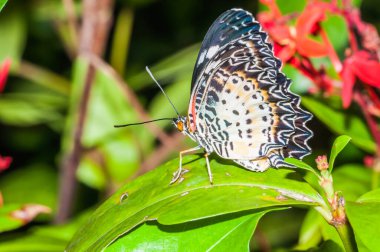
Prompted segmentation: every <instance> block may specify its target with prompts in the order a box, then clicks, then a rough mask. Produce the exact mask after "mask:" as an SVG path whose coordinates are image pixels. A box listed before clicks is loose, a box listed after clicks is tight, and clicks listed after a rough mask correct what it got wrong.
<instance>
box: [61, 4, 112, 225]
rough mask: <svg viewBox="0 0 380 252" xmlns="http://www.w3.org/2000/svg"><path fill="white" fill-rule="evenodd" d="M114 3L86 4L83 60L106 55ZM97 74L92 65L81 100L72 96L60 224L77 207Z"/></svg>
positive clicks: (80, 87) (82, 40) (82, 84)
mask: <svg viewBox="0 0 380 252" xmlns="http://www.w3.org/2000/svg"><path fill="white" fill-rule="evenodd" d="M113 3H114V2H113V0H99V1H93V0H85V1H83V17H82V27H81V34H80V43H79V47H78V48H79V55H80V56H81V57H84V58H85V57H86V55H91V54H94V55H98V56H100V55H102V54H103V52H104V49H105V45H106V42H107V39H108V33H109V30H110V26H111V17H112V7H113ZM95 73H96V69H95V67H94V65H93V64H91V63H89V64H88V65H87V69H86V76H85V80H84V83H79V84H78V85H81V86H78V89H79V90H81V93H80V94H78V96H79V97H76V96H75V92H72V94H71V96H72V98H71V100H72V104H71V109H70V110H71V115H70V116H69V118H70V119H71V118H73V122H72V121H70V125H69V126H68V130H67V132H65V134H64V136H63V140H67V141H68V143H67V145H65V144H64V145H65V147H63V150H62V151H63V160H62V166H61V171H60V172H61V173H60V188H59V206H58V213H57V216H56V218H55V221H56V223H62V222H65V221H66V220H67V219H68V218H69V217H70V215H71V211H72V207H73V205H74V198H75V191H76V186H77V181H76V178H75V173H76V170H77V168H78V166H79V163H80V159H81V157H82V154H83V146H82V135H83V130H84V122H85V119H86V115H87V107H88V101H89V97H90V93H91V87H92V85H93V80H94V77H95ZM74 90H75V89H74ZM70 119H69V120H70ZM68 122H69V121H68ZM72 124H73V125H72ZM63 142H65V141H63Z"/></svg>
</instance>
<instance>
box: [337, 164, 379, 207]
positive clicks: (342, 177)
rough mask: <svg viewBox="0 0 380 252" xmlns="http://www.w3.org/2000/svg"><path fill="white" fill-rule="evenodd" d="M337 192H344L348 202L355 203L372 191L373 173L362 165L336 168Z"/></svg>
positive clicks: (347, 165)
mask: <svg viewBox="0 0 380 252" xmlns="http://www.w3.org/2000/svg"><path fill="white" fill-rule="evenodd" d="M332 175H333V181H334V189H335V191H337V192H339V191H341V192H343V195H344V198H345V200H346V201H355V200H357V199H358V198H359V197H360V196H361V195H363V194H364V193H366V192H368V191H370V190H371V175H372V171H371V170H370V169H368V168H367V167H365V166H364V165H360V164H345V165H343V166H339V167H336V168H334V172H333V174H332Z"/></svg>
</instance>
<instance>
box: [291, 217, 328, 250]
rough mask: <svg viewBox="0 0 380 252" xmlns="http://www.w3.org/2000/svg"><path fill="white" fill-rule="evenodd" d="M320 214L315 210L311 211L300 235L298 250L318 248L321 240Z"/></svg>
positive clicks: (305, 219)
mask: <svg viewBox="0 0 380 252" xmlns="http://www.w3.org/2000/svg"><path fill="white" fill-rule="evenodd" d="M319 216H320V215H319V213H318V212H317V211H315V210H309V211H308V213H307V214H306V217H305V218H304V221H303V223H302V227H301V230H300V234H299V239H298V244H297V247H296V249H297V250H307V249H310V248H312V247H315V246H317V245H318V244H319V243H320V241H321V239H322V235H321V231H320V230H319V229H320V227H319V226H320V221H321V220H320V218H319Z"/></svg>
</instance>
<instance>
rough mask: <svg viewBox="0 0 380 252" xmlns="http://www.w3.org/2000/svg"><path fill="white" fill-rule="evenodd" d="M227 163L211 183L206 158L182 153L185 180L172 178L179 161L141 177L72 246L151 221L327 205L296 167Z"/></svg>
mask: <svg viewBox="0 0 380 252" xmlns="http://www.w3.org/2000/svg"><path fill="white" fill-rule="evenodd" d="M225 162H226V161H225V160H224V161H223V163H220V162H218V160H216V159H212V160H211V169H212V170H213V175H214V184H213V185H210V182H209V180H208V176H207V173H206V168H205V167H206V163H205V160H204V159H203V158H198V156H186V157H185V158H184V162H183V164H184V168H185V169H189V170H190V171H189V172H188V173H186V174H184V175H183V177H184V180H183V181H181V182H177V183H175V184H173V185H169V181H170V180H171V178H172V174H173V172H175V171H176V170H177V167H178V160H173V161H171V162H169V163H167V164H165V165H163V166H161V167H159V168H157V169H155V170H153V171H151V172H149V173H147V174H145V175H143V176H141V177H140V178H138V179H136V180H134V181H133V182H131V183H130V184H127V185H125V186H124V187H122V188H121V189H120V190H119V191H118V192H117V193H115V194H114V195H113V196H112V197H111V198H110V199H108V200H107V201H106V202H105V203H104V204H103V205H102V206H100V207H99V208H98V209H97V211H96V212H95V213H94V215H93V216H92V217H91V218H90V219H89V221H88V223H87V224H86V225H84V226H83V227H82V228H81V229H80V230H79V231H78V233H77V234H76V235H75V237H74V238H73V240H72V241H71V243H70V244H69V246H68V249H69V250H74V251H75V250H86V249H90V250H99V249H102V248H104V247H106V246H107V245H109V244H110V243H111V242H112V241H114V240H115V239H116V238H117V237H119V236H121V235H123V234H125V233H127V232H128V231H130V230H131V229H132V228H133V227H136V226H137V225H139V224H141V223H144V222H145V221H148V220H157V221H158V222H159V223H160V224H164V225H173V224H178V223H184V222H188V221H194V220H199V219H205V218H209V217H214V216H220V215H223V214H228V213H233V212H239V211H244V210H253V209H262V208H265V207H267V208H274V207H280V206H289V205H304V206H305V205H317V204H319V205H323V204H324V202H323V199H322V197H321V196H320V195H319V194H318V193H317V192H316V191H315V190H314V189H313V188H312V187H310V186H309V185H308V184H307V183H305V182H302V181H300V180H301V178H300V177H298V174H297V173H295V172H294V171H292V170H288V169H279V170H276V169H269V170H268V171H266V172H264V173H255V172H250V171H247V170H244V169H242V168H240V167H236V166H233V165H229V164H226V163H225ZM221 202H225V203H224V204H221ZM210 206H213V207H210Z"/></svg>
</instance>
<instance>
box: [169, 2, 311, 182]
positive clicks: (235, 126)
mask: <svg viewBox="0 0 380 252" xmlns="http://www.w3.org/2000/svg"><path fill="white" fill-rule="evenodd" d="M280 69H281V62H280V60H279V59H277V58H276V57H275V56H274V55H273V50H272V46H271V44H270V43H269V42H267V34H266V33H265V32H264V31H262V29H261V26H260V24H259V23H258V22H257V21H256V20H255V19H254V18H253V16H252V15H251V14H250V13H249V12H247V11H244V10H242V9H231V10H228V11H226V12H225V13H223V14H222V15H221V16H220V17H219V18H218V19H217V20H216V21H215V22H214V23H213V24H212V26H211V27H210V29H209V31H208V32H207V34H206V36H205V39H204V41H203V43H202V46H201V49H200V53H199V56H198V59H197V62H196V65H195V69H194V73H193V79H192V93H191V98H190V105H189V111H188V116H187V117H179V118H178V119H176V120H175V121H174V123H175V125H176V126H177V128H178V129H179V130H180V131H182V132H183V133H184V134H186V135H188V136H190V137H191V138H192V139H193V140H194V141H195V142H197V143H198V148H204V149H205V152H206V159H207V156H208V154H210V153H212V152H215V153H217V154H218V155H219V156H220V157H222V158H225V159H231V160H233V161H235V162H236V163H238V164H239V165H241V166H243V167H245V168H247V169H249V170H253V171H265V170H266V169H268V168H269V167H280V166H290V165H289V164H287V163H285V162H284V158H286V157H296V158H303V157H304V156H305V155H308V154H309V153H310V151H311V150H310V147H309V146H308V144H307V141H308V140H309V139H310V138H311V137H312V132H311V131H310V130H309V129H308V128H307V127H306V125H305V124H306V122H307V121H309V120H310V119H311V118H312V115H311V114H310V113H308V112H306V111H304V110H302V109H301V108H300V106H299V105H300V97H299V96H297V95H295V94H293V93H292V92H290V91H289V86H290V83H291V81H290V80H289V79H287V78H286V76H285V75H284V74H283V73H282V72H281V71H280ZM192 150H194V149H192ZM207 164H208V159H207ZM181 169H182V164H180V169H179V171H178V172H177V174H176V175H175V177H174V178H173V181H175V180H177V179H178V177H179V176H180V173H181ZM208 170H209V176H210V181H211V182H212V176H211V174H210V173H211V172H210V167H208Z"/></svg>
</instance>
